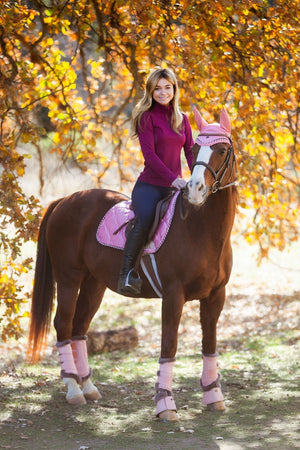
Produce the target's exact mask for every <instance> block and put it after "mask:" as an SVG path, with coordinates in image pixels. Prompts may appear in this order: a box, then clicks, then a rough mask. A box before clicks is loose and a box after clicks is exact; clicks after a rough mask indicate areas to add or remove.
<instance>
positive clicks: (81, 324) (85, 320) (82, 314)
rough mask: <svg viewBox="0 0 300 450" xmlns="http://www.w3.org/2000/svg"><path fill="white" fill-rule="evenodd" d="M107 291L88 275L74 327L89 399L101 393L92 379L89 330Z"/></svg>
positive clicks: (77, 361) (74, 341)
mask: <svg viewBox="0 0 300 450" xmlns="http://www.w3.org/2000/svg"><path fill="white" fill-rule="evenodd" d="M104 291H105V287H104V286H103V285H102V284H101V283H100V282H99V281H97V280H96V279H95V278H93V277H92V276H91V275H87V276H86V278H85V279H84V281H83V282H82V284H81V287H80V293H79V296H78V300H77V304H76V310H75V315H74V319H73V329H72V338H71V339H72V344H71V347H72V352H73V357H74V362H75V365H76V369H77V373H78V375H79V377H80V380H81V387H82V392H83V395H84V397H85V398H86V399H87V400H99V399H100V398H101V394H100V392H99V391H98V389H97V388H96V386H95V385H94V384H93V383H92V381H91V378H90V377H91V369H90V367H89V362H88V353H87V344H86V342H87V336H86V333H87V330H88V328H89V325H90V322H91V320H92V318H93V317H94V315H95V313H96V312H97V310H98V308H99V306H100V304H101V301H102V298H103V294H104Z"/></svg>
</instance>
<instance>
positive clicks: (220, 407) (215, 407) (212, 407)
mask: <svg viewBox="0 0 300 450" xmlns="http://www.w3.org/2000/svg"><path fill="white" fill-rule="evenodd" d="M207 409H208V410H209V411H225V405H224V402H223V401H220V402H215V403H210V404H209V405H207Z"/></svg>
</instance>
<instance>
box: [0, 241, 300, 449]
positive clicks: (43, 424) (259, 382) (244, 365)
mask: <svg viewBox="0 0 300 450" xmlns="http://www.w3.org/2000/svg"><path fill="white" fill-rule="evenodd" d="M280 255H281V254H280ZM274 257H275V262H276V263H272V264H270V263H269V264H266V263H264V264H263V265H262V267H260V268H257V267H256V265H255V262H254V260H253V258H252V257H251V255H249V248H246V250H245V249H244V248H243V249H242V250H240V251H239V253H238V254H237V253H236V259H235V261H236V262H235V268H234V272H233V276H232V278H231V282H230V285H229V287H228V298H227V302H226V306H225V308H224V310H223V313H222V316H221V318H220V321H219V333H218V336H219V346H218V347H219V352H220V358H219V362H220V370H221V374H222V382H223V383H222V386H223V391H224V394H225V397H226V406H227V410H226V412H225V413H223V414H213V413H210V412H208V411H206V410H204V409H203V408H202V406H201V392H200V389H199V375H200V371H201V354H200V342H201V331H200V327H199V323H198V304H197V302H193V303H190V304H188V305H186V307H185V310H184V314H183V318H182V323H181V325H180V335H179V347H178V355H177V356H178V359H177V362H176V367H175V374H174V394H175V399H176V403H177V406H178V409H179V415H180V422H179V423H177V424H167V423H162V422H159V421H157V419H156V418H155V417H154V415H153V412H154V403H153V393H154V383H155V379H156V375H155V374H156V370H157V358H158V355H159V347H160V301H159V300H142V299H141V300H138V301H136V300H131V299H129V300H128V299H123V298H121V297H119V296H117V295H115V294H112V293H111V292H108V293H107V294H106V298H105V302H104V305H103V307H102V308H101V310H100V311H99V312H98V314H97V317H96V318H95V320H94V322H93V328H94V329H98V330H103V329H113V328H122V327H125V326H129V325H134V326H136V328H137V330H138V333H139V346H138V347H137V348H136V349H134V351H132V352H130V353H121V352H114V353H112V354H102V355H97V356H94V357H91V358H90V363H91V366H92V368H93V379H94V382H95V383H96V384H97V386H98V387H99V389H100V391H101V393H102V396H103V398H102V400H100V401H98V402H93V403H89V404H87V405H85V406H83V407H76V408H75V407H72V406H70V405H68V404H67V403H66V401H65V389H64V386H63V385H62V383H61V381H60V379H59V376H58V374H59V369H58V364H57V361H58V358H57V354H56V353H55V351H54V352H53V347H52V345H53V343H54V342H55V337H54V334H52V335H51V336H50V342H49V343H50V345H49V348H48V353H47V355H46V358H45V360H44V361H43V362H42V363H41V364H39V365H38V366H27V365H26V364H25V363H24V343H23V342H22V340H21V341H20V342H18V343H16V342H11V343H9V345H5V346H4V345H1V346H0V350H1V352H0V375H1V376H0V388H1V390H0V419H1V428H0V449H1V448H8V449H31V450H37V449H38V450H39V449H68V450H69V449H70V450H73V449H74V450H75V449H81V450H84V449H115V450H121V449H122V450H123V449H149V450H150V449H151V450H152V449H154V450H155V449H163V450H169V449H170V450H171V449H172V450H173V449H204V450H210V449H221V450H229V449H230V450H241V449H278V450H279V449H280V450H283V449H284V450H289V449H294V448H298V446H299V442H300V433H299V432H300V428H299V423H300V421H299V418H300V417H299V406H300V404H299V356H300V352H299V316H300V314H299V313H300V311H299V304H300V302H299V299H300V289H299V285H298V283H299V281H298V280H299V273H300V270H299V261H300V258H299V253H298V250H297V251H294V250H293V251H292V252H291V253H290V254H284V255H281V257H280V260H279V259H278V257H277V256H276V255H275V256H274ZM291 268H293V270H291ZM298 270H299V272H297V271H298Z"/></svg>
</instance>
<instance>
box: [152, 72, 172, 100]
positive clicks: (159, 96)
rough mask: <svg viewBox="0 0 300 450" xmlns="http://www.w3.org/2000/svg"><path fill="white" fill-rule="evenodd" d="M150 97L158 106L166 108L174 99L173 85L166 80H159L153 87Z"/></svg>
mask: <svg viewBox="0 0 300 450" xmlns="http://www.w3.org/2000/svg"><path fill="white" fill-rule="evenodd" d="M152 97H153V100H155V101H156V102H157V103H159V104H160V105H164V106H167V105H168V104H169V103H170V101H171V100H172V99H173V97H174V86H173V84H172V83H170V81H168V80H166V78H161V79H160V80H158V82H157V85H156V86H155V89H154V91H153V94H152Z"/></svg>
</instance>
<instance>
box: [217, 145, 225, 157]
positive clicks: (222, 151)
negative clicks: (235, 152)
mask: <svg viewBox="0 0 300 450" xmlns="http://www.w3.org/2000/svg"><path fill="white" fill-rule="evenodd" d="M225 153H226V148H225V147H223V148H220V150H219V155H221V156H222V155H224V154H225Z"/></svg>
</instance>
